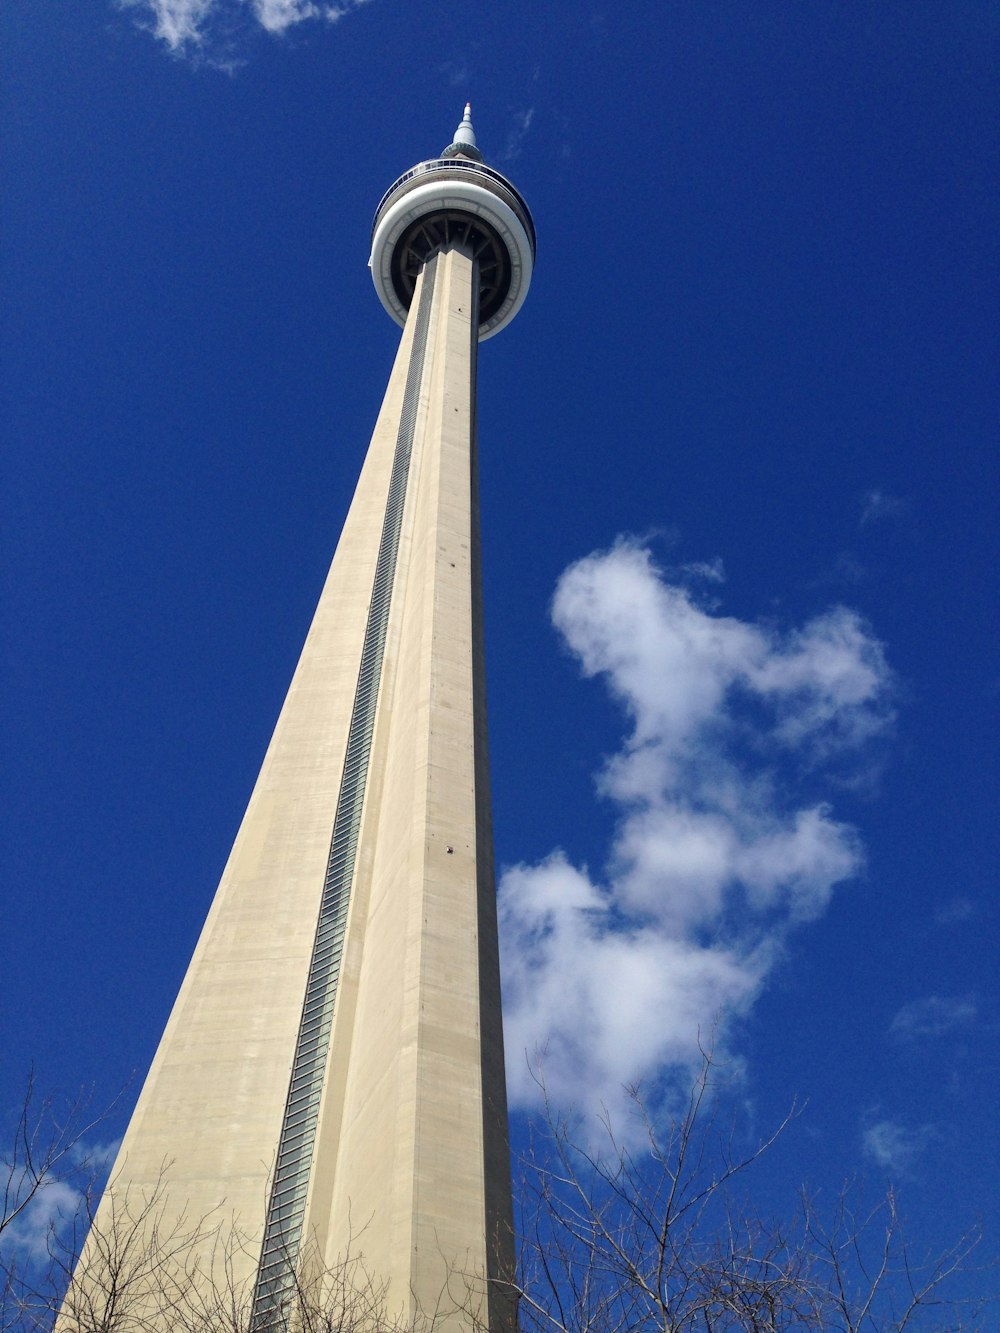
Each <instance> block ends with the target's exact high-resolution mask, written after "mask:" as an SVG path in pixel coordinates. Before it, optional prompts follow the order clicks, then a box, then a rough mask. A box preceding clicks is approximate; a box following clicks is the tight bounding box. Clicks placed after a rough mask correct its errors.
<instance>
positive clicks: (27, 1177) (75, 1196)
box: [0, 1139, 120, 1264]
mask: <svg viewBox="0 0 1000 1333" xmlns="http://www.w3.org/2000/svg"><path fill="white" fill-rule="evenodd" d="M119 1146H120V1140H115V1141H113V1142H110V1143H89V1142H87V1141H86V1140H82V1139H81V1140H79V1141H78V1142H76V1143H74V1144H72V1146H71V1147H69V1148H68V1150H67V1151H66V1153H65V1155H62V1156H61V1157H60V1159H59V1162H58V1164H57V1165H55V1166H53V1168H52V1169H51V1170H49V1171H47V1172H46V1173H45V1175H44V1177H43V1178H42V1179H41V1180H40V1181H37V1182H36V1178H35V1177H34V1176H32V1175H31V1173H29V1172H28V1171H27V1170H26V1169H25V1168H24V1166H23V1165H18V1164H14V1165H12V1164H11V1162H10V1161H9V1160H7V1161H5V1160H3V1159H0V1175H2V1177H3V1178H4V1180H5V1183H6V1189H5V1194H6V1216H8V1217H12V1219H13V1220H12V1221H11V1222H9V1224H8V1225H7V1226H6V1227H4V1229H3V1231H2V1233H0V1251H3V1252H5V1254H6V1255H7V1256H8V1258H9V1257H10V1256H11V1255H13V1256H16V1257H17V1258H18V1259H19V1260H22V1261H26V1262H27V1263H28V1264H39V1263H44V1262H45V1260H46V1259H47V1257H48V1255H49V1247H50V1241H51V1238H52V1236H53V1234H54V1233H57V1234H58V1233H59V1232H61V1231H63V1230H64V1228H66V1227H67V1226H69V1225H70V1224H71V1223H73V1222H74V1220H77V1221H78V1220H79V1219H80V1218H81V1216H82V1215H83V1213H84V1203H85V1200H86V1198H87V1195H88V1193H91V1194H92V1193H93V1192H94V1191H95V1189H96V1187H97V1186H98V1185H100V1184H101V1183H102V1182H103V1180H104V1179H105V1177H106V1175H107V1173H108V1171H109V1170H110V1167H111V1164H112V1162H113V1161H114V1159H115V1156H116V1154H117V1152H118V1148H119ZM32 1191H34V1192H32Z"/></svg>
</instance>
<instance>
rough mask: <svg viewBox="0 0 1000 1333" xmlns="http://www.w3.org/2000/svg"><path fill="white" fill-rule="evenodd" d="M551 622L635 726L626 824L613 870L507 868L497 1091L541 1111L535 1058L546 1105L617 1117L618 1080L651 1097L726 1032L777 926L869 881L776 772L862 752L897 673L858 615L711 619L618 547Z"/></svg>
mask: <svg viewBox="0 0 1000 1333" xmlns="http://www.w3.org/2000/svg"><path fill="white" fill-rule="evenodd" d="M710 568H714V567H712V566H710ZM553 619H554V621H555V624H556V626H557V628H558V629H559V630H560V632H561V634H562V635H563V638H564V639H565V641H566V643H567V644H568V646H569V647H570V648H571V649H572V651H573V652H574V653H575V654H576V656H577V657H578V659H579V661H580V663H581V665H582V667H583V670H584V673H585V674H586V675H588V676H596V675H600V676H602V677H603V679H604V681H605V683H606V685H607V687H608V688H609V689H610V691H611V692H612V694H613V695H614V696H615V697H616V698H617V699H618V700H619V701H620V702H621V704H622V705H623V707H624V709H625V710H626V712H627V714H628V716H629V718H630V720H631V724H632V730H631V734H630V735H629V736H628V737H627V738H626V740H625V742H624V743H623V745H622V747H621V749H620V750H619V751H618V753H617V754H615V755H614V756H613V757H612V758H611V759H610V760H609V761H607V763H606V764H605V766H604V768H603V770H602V772H601V774H600V777H599V788H600V790H601V792H602V793H603V794H604V795H605V796H607V797H609V798H610V799H611V800H612V801H613V802H614V803H615V804H616V806H617V807H618V809H619V812H620V819H619V823H618V826H617V829H616V832H615V835H614V839H613V844H612V846H611V847H610V849H609V854H608V858H607V867H606V869H605V872H604V873H603V874H602V875H592V874H591V873H589V872H588V871H587V870H585V869H579V868H577V867H574V866H573V865H572V864H571V863H570V861H569V860H568V858H567V857H566V855H565V854H564V853H562V852H561V851H556V852H553V853H552V854H551V855H550V856H549V857H548V858H546V860H544V861H543V862H541V864H539V865H535V866H523V865H522V866H517V867H514V868H513V869H509V870H507V871H506V873H505V874H504V875H503V877H502V881H501V885H500V898H499V902H500V918H501V932H502V937H503V965H504V1004H505V1026H506V1034H507V1047H508V1069H509V1081H510V1090H511V1096H512V1100H513V1101H514V1103H515V1104H521V1105H524V1104H529V1103H531V1102H532V1101H533V1100H534V1099H535V1097H536V1096H537V1087H536V1085H535V1082H534V1079H533V1077H532V1074H531V1071H530V1070H529V1068H528V1065H529V1063H530V1062H531V1061H533V1060H534V1059H535V1058H536V1057H537V1058H538V1060H539V1061H540V1064H541V1073H542V1076H543V1077H544V1080H545V1083H546V1086H547V1088H548V1091H549V1093H550V1094H551V1095H552V1096H553V1097H555V1098H556V1099H557V1100H558V1101H559V1102H560V1103H562V1104H564V1105H565V1104H571V1105H574V1106H576V1107H577V1108H579V1109H581V1110H583V1111H589V1112H592V1111H595V1110H598V1109H599V1108H600V1107H602V1106H603V1107H606V1108H608V1109H609V1110H610V1111H611V1112H612V1113H613V1114H616V1115H619V1114H620V1113H621V1112H623V1111H624V1110H625V1108H626V1106H627V1097H626V1096H625V1094H624V1092H623V1089H624V1087H625V1086H626V1085H630V1084H632V1083H633V1082H635V1081H636V1080H642V1081H643V1082H644V1085H645V1087H646V1089H647V1092H648V1094H649V1095H650V1096H651V1098H652V1099H653V1100H655V1099H656V1097H657V1096H658V1095H659V1094H660V1093H661V1092H662V1091H663V1089H664V1087H665V1082H664V1080H665V1079H668V1078H669V1074H670V1072H671V1071H673V1072H677V1071H678V1070H679V1069H686V1068H688V1067H690V1066H691V1065H692V1064H696V1063H697V1062H698V1059H699V1042H700V1041H702V1042H703V1041H706V1040H708V1038H709V1034H710V1033H711V1032H712V1031H713V1030H716V1029H717V1027H718V1025H719V1024H721V1027H719V1028H718V1031H719V1033H720V1034H721V1036H724V1033H725V1024H726V1021H727V1020H728V1019H731V1018H732V1017H734V1016H737V1015H740V1014H742V1013H745V1012H746V1011H747V1009H748V1008H749V1006H750V1005H751V1004H752V1003H753V1001H754V999H755V997H756V996H757V994H758V993H759V991H760V989H761V987H762V985H763V984H764V982H765V980H766V978H767V976H768V973H769V971H770V970H771V968H772V967H773V966H774V964H775V962H776V960H777V959H778V958H779V957H780V956H781V955H782V953H783V951H784V949H785V945H786V940H787V937H788V933H789V931H790V929H791V928H792V927H793V926H794V925H795V924H796V923H798V922H801V921H805V920H808V919H810V918H814V917H816V916H817V915H819V914H820V913H821V912H822V911H823V910H824V908H825V907H826V905H827V903H828V901H829V898H830V894H831V892H832V890H833V888H834V886H835V885H836V884H837V883H838V882H840V881H842V880H844V879H847V878H849V877H850V876H852V875H855V874H857V873H858V871H859V870H860V869H861V867H862V864H863V855H862V850H861V846H860V842H859V839H858V837H857V835H856V833H855V831H854V830H853V829H852V828H850V827H849V826H847V825H845V824H843V823H840V822H838V821H837V820H835V819H834V818H833V816H832V814H831V812H830V809H829V807H828V806H827V805H826V804H825V803H824V802H823V801H822V800H818V799H812V800H809V801H802V802H799V803H796V802H793V801H791V800H789V798H788V796H787V794H786V792H785V790H784V784H783V782H782V779H781V777H780V774H781V772H782V771H783V770H788V769H789V766H790V763H791V761H796V762H798V763H799V764H800V765H805V766H806V767H807V768H808V774H809V780H810V781H811V782H814V781H815V778H816V765H817V763H818V762H819V761H820V760H821V759H824V758H832V757H834V755H837V756H843V755H844V754H845V753H847V752H848V751H850V752H852V753H853V754H854V755H855V756H859V755H860V754H861V752H862V751H863V750H864V748H865V747H866V746H867V745H868V744H869V742H871V740H872V739H873V738H874V737H875V736H876V734H877V733H879V732H880V731H882V730H883V729H884V728H885V727H886V726H887V725H888V722H889V720H890V718H891V710H890V706H889V695H890V692H891V681H890V673H889V670H888V667H887V665H886V662H885V658H884V654H883V652H882V649H881V646H880V645H879V644H878V643H877V642H876V641H875V640H874V638H873V637H872V636H871V634H870V632H869V631H868V630H867V628H866V627H865V626H864V624H863V623H862V621H861V620H860V619H859V618H858V617H857V616H856V615H855V614H854V613H853V612H851V611H848V610H846V609H844V608H837V609H835V610H833V611H829V612H827V613H825V614H824V615H822V616H820V617H818V618H816V619H815V620H813V621H811V622H809V623H808V624H807V625H805V626H804V627H803V628H802V629H800V630H796V631H794V632H791V633H785V634H781V633H779V632H778V631H777V630H775V629H772V628H764V627H761V626H759V625H754V624H750V623H747V622H744V621H740V620H737V619H734V618H732V617H727V616H723V615H719V614H716V613H714V611H712V610H709V609H705V608H704V607H702V606H701V605H699V604H698V603H697V602H696V601H695V599H694V597H693V596H692V594H691V593H690V592H689V591H688V590H687V589H686V588H684V587H683V586H679V585H677V584H674V583H671V582H669V581H668V580H667V578H666V577H665V576H664V575H663V574H662V572H661V571H659V570H658V569H657V568H656V567H655V566H654V564H653V561H652V558H651V556H650V553H649V552H648V551H647V550H645V549H644V548H643V547H642V546H641V545H639V544H638V543H635V542H629V541H621V542H619V543H618V544H617V545H616V546H615V547H613V548H612V549H611V550H610V551H607V552H601V553H597V554H595V555H591V556H588V557H587V558H586V559H585V560H582V561H580V562H579V563H578V564H576V565H574V566H572V567H571V568H570V569H568V570H567V571H566V572H565V573H564V574H563V576H562V578H561V579H560V581H559V584H558V587H557V590H556V595H555V600H554V604H553Z"/></svg>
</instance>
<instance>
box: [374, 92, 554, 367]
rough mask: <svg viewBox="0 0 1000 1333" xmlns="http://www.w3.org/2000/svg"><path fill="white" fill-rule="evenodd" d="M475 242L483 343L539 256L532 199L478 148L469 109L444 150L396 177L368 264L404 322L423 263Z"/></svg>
mask: <svg viewBox="0 0 1000 1333" xmlns="http://www.w3.org/2000/svg"><path fill="white" fill-rule="evenodd" d="M455 240H457V241H460V242H461V243H462V244H463V245H468V246H470V247H471V250H472V254H473V257H474V259H475V260H476V263H477V267H478V271H479V341H480V342H482V341H483V340H484V339H486V338H492V337H493V335H494V334H495V333H499V332H500V330H501V329H503V328H506V326H507V325H508V324H509V323H510V321H511V320H512V319H513V318H514V316H515V315H516V314H517V312H518V311H519V310H520V308H521V305H522V303H523V301H524V298H525V296H527V294H528V287H529V285H530V283H531V271H532V267H533V265H534V259H535V227H534V223H533V222H532V219H531V213H530V211H529V209H528V205H527V204H526V203H525V202H524V200H523V199H522V198H521V196H520V194H519V193H518V192H517V190H516V189H515V188H514V186H513V185H512V184H511V183H510V181H509V180H508V179H507V178H506V176H503V175H501V174H500V172H499V171H495V170H494V169H493V168H492V167H488V166H486V165H485V163H484V162H483V160H482V154H481V153H480V152H479V149H478V148H477V147H476V136H475V132H474V131H473V128H472V118H471V110H470V107H469V105H468V103H466V107H465V115H464V117H463V119H462V123H461V125H459V127H458V130H457V131H456V133H455V139H454V142H452V143H451V144H449V145H448V147H447V148H445V149H444V151H443V152H442V154H441V156H440V157H438V158H433V159H431V160H430V161H427V162H418V163H417V165H416V166H415V167H411V168H410V170H409V171H406V172H404V173H403V175H402V176H400V177H399V179H398V180H396V181H394V182H393V183H392V185H391V186H390V187H389V189H388V190H387V191H386V193H385V194H384V195H383V196H382V199H381V202H380V203H379V206H378V208H377V210H376V212H375V221H374V222H373V224H372V248H371V259H370V260H369V267H370V268H371V271H372V281H373V282H374V283H375V290H376V292H377V293H378V297H379V300H380V301H381V302H382V304H383V306H384V307H385V309H386V310H387V311H388V313H389V314H390V315H391V316H392V318H393V319H394V320H395V321H396V323H397V324H399V325H400V327H402V326H403V325H404V324H405V323H406V315H407V311H408V310H409V308H410V304H411V302H412V300H413V293H414V289H415V287H416V281H417V277H418V275H419V273H420V270H421V269H422V267H423V265H424V263H425V261H426V260H427V259H429V258H430V256H431V255H432V254H434V253H435V251H437V250H438V249H440V248H441V247H442V246H444V245H446V244H447V243H448V242H449V241H455Z"/></svg>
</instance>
